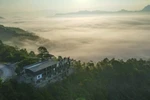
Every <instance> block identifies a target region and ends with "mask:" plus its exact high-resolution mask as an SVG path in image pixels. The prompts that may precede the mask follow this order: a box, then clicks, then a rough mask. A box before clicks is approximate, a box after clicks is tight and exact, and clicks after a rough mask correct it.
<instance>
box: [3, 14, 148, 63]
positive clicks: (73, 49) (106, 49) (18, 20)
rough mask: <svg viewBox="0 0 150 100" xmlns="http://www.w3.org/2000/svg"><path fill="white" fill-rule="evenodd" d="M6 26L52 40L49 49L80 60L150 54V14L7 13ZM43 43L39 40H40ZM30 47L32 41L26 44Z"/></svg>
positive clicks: (142, 56)
mask: <svg viewBox="0 0 150 100" xmlns="http://www.w3.org/2000/svg"><path fill="white" fill-rule="evenodd" d="M0 24H3V25H5V26H13V27H20V28H22V29H24V30H27V31H30V32H34V33H35V34H37V35H39V36H41V37H44V38H46V39H49V40H51V41H53V43H55V44H56V45H55V46H53V47H51V44H49V45H48V44H47V48H48V49H49V51H50V53H52V54H54V55H56V56H58V55H61V56H70V57H72V58H75V59H80V60H82V61H89V60H93V61H98V60H101V59H103V58H106V57H108V58H118V59H128V58H144V59H149V58H150V15H149V14H113V15H93V16H53V17H33V18H31V17H30V18H28V17H25V18H24V17H18V16H14V17H7V18H5V20H0ZM41 44H42V43H41ZM26 47H27V48H29V49H31V50H33V49H35V46H34V44H30V45H28V46H26Z"/></svg>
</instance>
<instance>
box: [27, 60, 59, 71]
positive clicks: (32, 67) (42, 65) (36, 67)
mask: <svg viewBox="0 0 150 100" xmlns="http://www.w3.org/2000/svg"><path fill="white" fill-rule="evenodd" d="M57 63H58V61H54V60H48V61H43V62H39V63H35V64H32V65H29V66H26V67H24V69H29V70H31V71H32V72H38V71H40V70H42V69H45V68H47V67H50V66H52V65H55V64H57Z"/></svg>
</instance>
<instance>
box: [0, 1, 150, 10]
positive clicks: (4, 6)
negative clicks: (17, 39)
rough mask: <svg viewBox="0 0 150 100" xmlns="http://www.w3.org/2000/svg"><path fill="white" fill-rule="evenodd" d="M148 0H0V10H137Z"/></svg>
mask: <svg viewBox="0 0 150 100" xmlns="http://www.w3.org/2000/svg"><path fill="white" fill-rule="evenodd" d="M148 4H150V0H0V12H23V11H34V10H53V11H56V12H70V11H78V10H107V11H108V10H109V11H111V10H120V9H127V10H139V9H142V8H143V7H144V6H146V5H148Z"/></svg>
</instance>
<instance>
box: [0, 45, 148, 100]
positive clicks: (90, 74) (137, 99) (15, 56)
mask: <svg viewBox="0 0 150 100" xmlns="http://www.w3.org/2000/svg"><path fill="white" fill-rule="evenodd" d="M0 43H1V44H2V45H0V46H1V48H0V60H1V61H4V62H7V61H11V62H18V67H17V68H16V72H17V73H18V74H20V72H21V71H22V69H23V67H24V66H26V65H30V64H32V63H35V62H37V61H38V57H37V56H36V55H35V53H34V52H33V51H31V52H29V53H28V52H27V50H26V49H17V48H15V47H12V46H8V45H5V44H3V43H2V42H0ZM45 54H48V51H47V49H46V48H45V47H39V55H38V56H40V58H42V57H43V59H45V57H46V56H45ZM61 59H62V57H58V60H61ZM72 64H73V68H74V73H73V74H72V75H70V76H67V77H66V78H65V79H64V80H62V81H60V82H56V83H52V84H49V85H47V86H46V87H44V88H39V89H37V88H35V87H34V86H32V85H30V84H25V83H18V82H16V81H14V80H9V81H6V82H2V81H1V80H0V100H10V98H11V100H150V95H149V94H150V61H147V60H142V59H139V60H137V59H134V58H132V59H128V60H127V61H123V60H116V59H114V58H113V59H111V60H109V59H108V58H105V59H104V60H102V61H99V62H97V63H94V62H93V61H90V62H87V63H83V62H81V61H75V60H73V61H72Z"/></svg>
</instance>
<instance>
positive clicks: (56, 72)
mask: <svg viewBox="0 0 150 100" xmlns="http://www.w3.org/2000/svg"><path fill="white" fill-rule="evenodd" d="M69 68H70V59H69V58H64V59H62V60H60V61H56V60H51V59H50V60H47V61H43V62H38V63H36V64H32V65H29V66H25V67H24V77H25V81H26V82H27V83H34V84H37V83H40V82H42V81H44V80H50V79H52V78H54V77H57V76H60V75H66V74H67V73H68V70H69Z"/></svg>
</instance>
